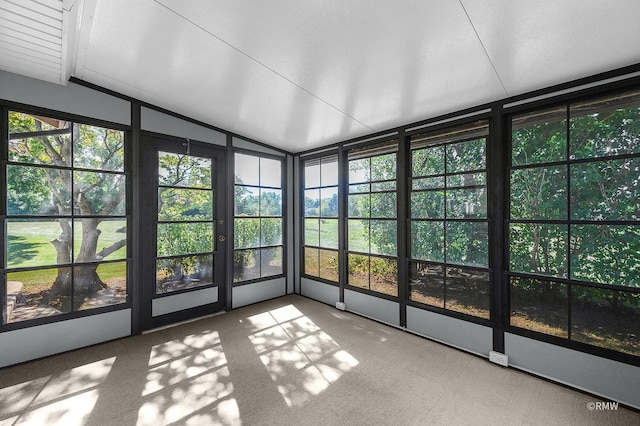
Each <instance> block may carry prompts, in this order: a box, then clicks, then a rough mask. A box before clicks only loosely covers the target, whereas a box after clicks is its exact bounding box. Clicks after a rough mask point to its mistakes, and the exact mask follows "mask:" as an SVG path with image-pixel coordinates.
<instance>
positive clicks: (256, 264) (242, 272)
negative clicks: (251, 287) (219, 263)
mask: <svg viewBox="0 0 640 426" xmlns="http://www.w3.org/2000/svg"><path fill="white" fill-rule="evenodd" d="M255 278H260V250H259V249H257V250H235V251H234V252H233V282H238V281H247V280H253V279H255Z"/></svg>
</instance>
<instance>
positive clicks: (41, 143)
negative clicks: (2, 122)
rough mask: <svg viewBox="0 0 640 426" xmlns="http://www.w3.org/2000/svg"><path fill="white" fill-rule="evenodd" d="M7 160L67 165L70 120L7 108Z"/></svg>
mask: <svg viewBox="0 0 640 426" xmlns="http://www.w3.org/2000/svg"><path fill="white" fill-rule="evenodd" d="M40 132H41V133H40ZM21 133H22V134H24V133H31V135H28V136H27V135H20V134H21ZM38 133H40V134H41V135H42V133H46V135H42V136H38ZM24 136H27V137H24ZM9 161H15V162H20V163H32V164H48V165H52V166H65V167H68V166H70V165H71V123H70V122H69V121H63V120H57V119H54V118H47V117H40V116H34V115H30V114H23V113H20V112H15V111H9Z"/></svg>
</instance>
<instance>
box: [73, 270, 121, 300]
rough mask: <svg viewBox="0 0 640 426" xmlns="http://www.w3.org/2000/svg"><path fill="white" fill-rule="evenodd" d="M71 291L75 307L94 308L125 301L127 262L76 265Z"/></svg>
mask: <svg viewBox="0 0 640 426" xmlns="http://www.w3.org/2000/svg"><path fill="white" fill-rule="evenodd" d="M73 270H74V282H73V293H74V303H75V304H76V309H79V310H85V309H94V308H101V307H103V306H110V305H117V304H120V303H126V302H127V263H126V262H115V263H101V264H99V265H97V268H96V265H86V266H76V267H75V268H73Z"/></svg>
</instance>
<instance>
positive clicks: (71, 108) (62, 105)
mask: <svg viewBox="0 0 640 426" xmlns="http://www.w3.org/2000/svg"><path fill="white" fill-rule="evenodd" d="M0 88H2V89H1V90H0V98H2V99H4V100H7V101H13V102H20V103H23V104H27V105H33V106H37V107H41V108H48V109H51V110H55V111H61V112H67V113H70V114H75V115H79V116H82V117H90V118H96V119H99V120H104V121H111V122H113V123H120V124H124V125H130V124H131V103H130V102H129V101H126V100H124V99H120V98H117V97H115V96H111V95H107V94H105V93H102V92H98V91H97V90H93V89H89V88H88V87H84V86H81V85H79V84H74V83H68V84H67V85H66V86H61V85H58V84H53V83H47V82H45V81H41V80H34V79H31V78H28V77H23V76H20V75H16V74H11V73H8V72H4V71H0Z"/></svg>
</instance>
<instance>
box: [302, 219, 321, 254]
mask: <svg viewBox="0 0 640 426" xmlns="http://www.w3.org/2000/svg"><path fill="white" fill-rule="evenodd" d="M304 244H305V245H307V246H315V247H317V246H318V245H320V219H305V220H304Z"/></svg>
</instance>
